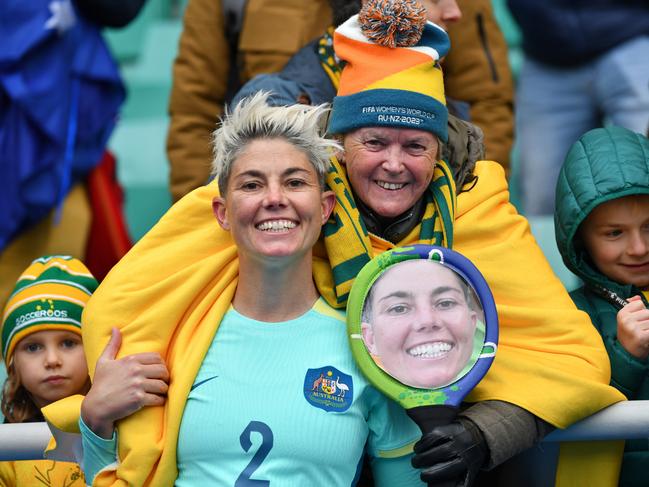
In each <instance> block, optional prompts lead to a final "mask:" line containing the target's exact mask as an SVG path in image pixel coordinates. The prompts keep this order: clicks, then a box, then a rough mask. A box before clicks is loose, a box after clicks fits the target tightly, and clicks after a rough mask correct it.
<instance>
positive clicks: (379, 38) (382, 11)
mask: <svg viewBox="0 0 649 487" xmlns="http://www.w3.org/2000/svg"><path fill="white" fill-rule="evenodd" d="M358 21H359V23H360V26H361V31H362V32H363V34H365V37H367V38H368V39H369V40H371V41H373V42H375V43H377V44H379V45H381V46H385V47H391V48H395V47H409V46H414V45H416V44H417V42H419V39H421V34H422V32H423V30H424V25H425V24H426V9H425V8H424V7H423V6H422V5H421V4H420V3H419V2H417V0H370V1H368V2H367V3H366V4H365V5H364V6H363V8H362V9H361V11H360V13H359V14H358Z"/></svg>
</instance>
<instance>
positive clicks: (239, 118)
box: [212, 91, 342, 196]
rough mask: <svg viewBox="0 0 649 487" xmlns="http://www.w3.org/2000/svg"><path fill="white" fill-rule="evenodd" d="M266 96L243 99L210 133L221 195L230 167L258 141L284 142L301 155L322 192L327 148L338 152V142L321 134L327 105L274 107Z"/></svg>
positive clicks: (255, 95) (262, 93)
mask: <svg viewBox="0 0 649 487" xmlns="http://www.w3.org/2000/svg"><path fill="white" fill-rule="evenodd" d="M269 95H270V93H268V92H264V91H260V92H258V93H255V94H254V95H252V96H249V97H246V98H244V99H243V100H241V101H240V102H239V103H237V105H236V106H235V107H234V110H232V111H231V112H230V111H229V110H226V114H225V117H224V118H223V119H222V123H221V126H220V127H219V128H218V129H216V130H215V131H214V135H213V144H214V149H213V153H214V159H213V162H212V174H213V175H214V176H215V177H216V178H217V179H218V185H219V191H220V192H221V195H222V196H224V195H225V191H226V189H227V187H228V181H229V179H230V174H231V172H232V164H233V163H234V161H236V159H237V158H238V157H239V156H240V155H241V153H242V152H244V151H245V150H246V147H247V146H248V144H250V143H251V142H252V141H254V140H258V139H284V140H286V141H287V142H289V143H290V144H292V145H293V146H295V147H296V148H297V149H299V150H301V151H302V152H304V154H306V156H307V158H308V159H309V161H310V162H311V164H313V167H314V169H315V170H316V173H317V174H318V180H319V182H320V186H321V187H322V188H323V189H324V186H325V175H326V173H327V171H328V170H329V165H330V162H329V158H330V157H331V156H332V152H331V149H334V150H341V149H342V148H341V146H340V144H339V143H338V142H336V141H335V140H331V139H327V138H326V137H324V136H323V135H322V134H323V133H324V131H325V130H324V128H325V127H326V117H327V113H328V112H329V105H328V104H322V105H318V106H309V105H301V104H295V105H290V106H279V107H274V106H270V105H269V104H268V102H267V99H268V97H269Z"/></svg>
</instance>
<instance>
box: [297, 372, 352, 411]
mask: <svg viewBox="0 0 649 487" xmlns="http://www.w3.org/2000/svg"><path fill="white" fill-rule="evenodd" d="M304 397H305V398H306V400H307V401H308V402H309V404H311V405H312V406H315V407H317V408H320V409H324V410H325V411H331V412H337V413H342V412H344V411H347V410H348V409H349V406H351V405H352V401H353V399H354V383H353V380H352V376H351V375H347V374H345V373H343V372H341V371H339V370H338V369H337V368H335V367H331V366H329V367H320V368H319V369H308V370H307V372H306V375H305V377H304Z"/></svg>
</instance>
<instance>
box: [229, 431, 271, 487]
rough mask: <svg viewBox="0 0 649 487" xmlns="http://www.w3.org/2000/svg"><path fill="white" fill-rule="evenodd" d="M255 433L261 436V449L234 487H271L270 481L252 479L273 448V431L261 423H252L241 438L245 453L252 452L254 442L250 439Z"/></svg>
mask: <svg viewBox="0 0 649 487" xmlns="http://www.w3.org/2000/svg"><path fill="white" fill-rule="evenodd" d="M253 432H256V433H259V434H260V435H261V445H260V446H259V449H258V450H257V452H256V453H255V455H254V456H253V457H252V460H250V463H248V465H247V466H246V468H244V469H243V472H241V474H240V475H239V478H237V481H236V482H235V483H234V487H268V486H269V485H270V480H254V479H251V478H250V477H252V474H253V473H254V472H255V470H257V468H259V465H261V464H262V462H263V461H264V460H265V459H266V457H267V456H268V453H270V450H271V448H273V431H272V430H271V429H270V428H269V427H268V425H267V424H266V423H262V422H261V421H250V423H248V426H246V429H244V430H243V433H241V436H239V442H240V443H241V447H242V448H243V450H244V451H246V452H247V451H248V450H250V447H251V446H252V441H250V437H251V435H252V433H253Z"/></svg>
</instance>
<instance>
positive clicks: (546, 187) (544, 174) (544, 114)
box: [507, 0, 649, 215]
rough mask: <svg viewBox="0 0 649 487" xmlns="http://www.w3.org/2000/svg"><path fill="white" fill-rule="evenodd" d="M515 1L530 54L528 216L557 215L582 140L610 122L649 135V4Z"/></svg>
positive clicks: (525, 115) (519, 129)
mask: <svg viewBox="0 0 649 487" xmlns="http://www.w3.org/2000/svg"><path fill="white" fill-rule="evenodd" d="M507 3H508V6H509V9H510V11H511V13H512V15H513V17H514V19H515V20H516V22H517V23H518V25H519V26H520V30H521V33H522V40H523V52H524V53H525V60H524V62H523V66H522V68H521V72H520V75H519V77H518V84H517V89H516V140H517V146H518V149H519V157H520V178H521V181H520V184H521V191H520V193H521V203H522V211H523V212H524V213H525V214H526V215H552V214H553V211H554V201H555V200H554V189H555V187H556V184H557V176H558V174H559V170H560V169H561V163H562V162H563V160H564V159H565V157H566V153H567V152H568V149H569V148H570V146H571V145H572V144H573V142H574V141H575V140H577V139H578V138H579V137H580V136H581V135H582V134H584V133H585V132H586V131H588V130H590V129H593V128H596V127H601V126H602V125H603V124H604V123H611V124H614V125H618V126H622V127H626V128H628V129H630V130H633V131H635V132H640V133H645V131H646V130H647V127H648V125H649V88H648V86H649V63H648V62H647V53H648V52H649V3H648V2H647V1H646V0H624V1H619V0H594V1H590V2H576V1H574V0H548V1H543V2H539V1H537V0H508V2H507ZM548 141H550V142H548Z"/></svg>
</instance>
